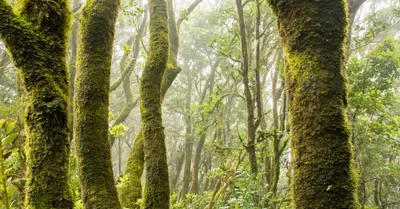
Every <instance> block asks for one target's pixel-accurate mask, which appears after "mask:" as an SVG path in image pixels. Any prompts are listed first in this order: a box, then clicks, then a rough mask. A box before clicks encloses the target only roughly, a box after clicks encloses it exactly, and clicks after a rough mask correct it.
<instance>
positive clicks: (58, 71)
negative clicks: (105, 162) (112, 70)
mask: <svg viewBox="0 0 400 209" xmlns="http://www.w3.org/2000/svg"><path fill="white" fill-rule="evenodd" d="M21 8H22V9H21V16H17V15H16V14H14V13H13V9H12V8H11V7H10V6H9V5H8V4H7V3H6V1H5V0H0V38H1V40H2V41H4V43H5V45H6V47H7V49H8V50H9V52H10V54H11V56H12V59H13V61H14V64H15V66H16V67H17V68H18V69H19V70H20V75H21V78H22V80H23V85H24V88H25V92H26V96H25V99H26V100H25V104H26V111H25V115H24V117H25V126H26V129H25V130H26V136H27V141H26V156H27V176H26V197H25V208H28V209H30V208H54V209H65V208H73V202H72V199H71V194H70V188H69V185H68V167H69V161H68V160H69V148H70V143H69V139H68V138H69V137H68V135H69V129H68V96H69V86H68V74H67V66H66V31H67V29H68V22H69V16H70V14H69V11H68V6H67V1H66V0H53V1H51V2H50V1H29V0H27V1H24V2H23V4H22V7H21ZM43 13H44V14H47V15H41V14H43Z"/></svg>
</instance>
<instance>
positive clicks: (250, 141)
mask: <svg viewBox="0 0 400 209" xmlns="http://www.w3.org/2000/svg"><path fill="white" fill-rule="evenodd" d="M235 2H236V8H237V12H238V15H239V28H240V38H241V45H242V56H243V63H242V78H243V84H244V96H245V98H246V107H247V146H246V150H247V152H248V153H249V161H250V166H251V173H252V174H253V175H257V172H258V169H257V156H256V147H255V140H256V129H257V127H256V124H255V123H254V122H255V121H254V106H253V98H252V95H251V91H250V86H249V85H250V83H249V56H248V51H247V50H248V49H247V40H246V30H245V23H244V14H243V6H242V0H235Z"/></svg>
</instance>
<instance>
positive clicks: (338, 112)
mask: <svg viewBox="0 0 400 209" xmlns="http://www.w3.org/2000/svg"><path fill="white" fill-rule="evenodd" d="M269 2H270V4H271V6H272V8H273V10H274V13H275V15H276V17H277V23H278V29H279V32H280V35H281V38H282V42H283V44H284V48H285V58H286V69H285V71H286V86H287V92H288V98H289V112H290V120H291V121H290V124H291V140H292V168H293V183H292V191H293V203H294V208H312V209H315V208H332V209H333V208H358V205H357V200H356V196H355V185H354V182H355V181H354V179H353V173H352V162H351V159H352V151H351V150H352V149H351V144H350V141H349V135H350V133H349V128H348V124H347V117H346V111H345V109H346V105H347V101H346V91H347V86H346V83H347V79H346V76H345V72H344V41H345V37H346V34H347V25H348V23H347V18H346V17H347V12H346V9H345V8H346V2H345V1H343V0H320V1H309V0H299V1H276V0H270V1H269Z"/></svg>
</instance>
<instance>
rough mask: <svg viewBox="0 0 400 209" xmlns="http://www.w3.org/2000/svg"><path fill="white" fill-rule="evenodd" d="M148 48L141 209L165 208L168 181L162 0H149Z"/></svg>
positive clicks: (164, 5) (166, 43)
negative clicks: (163, 87) (162, 113)
mask: <svg viewBox="0 0 400 209" xmlns="http://www.w3.org/2000/svg"><path fill="white" fill-rule="evenodd" d="M149 11H150V49H149V55H148V58H147V62H146V66H145V68H144V70H143V73H142V76H141V83H140V112H141V116H142V117H141V118H142V133H143V141H144V149H143V150H144V159H145V169H146V183H145V189H144V208H146V209H151V208H154V209H168V208H169V195H170V194H169V178H168V164H167V150H166V147H165V135H164V127H163V125H162V118H161V82H162V78H163V74H164V71H165V68H166V67H167V60H168V51H169V40H168V11H167V2H166V1H165V0H149Z"/></svg>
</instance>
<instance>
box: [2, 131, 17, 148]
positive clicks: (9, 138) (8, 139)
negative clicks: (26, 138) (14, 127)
mask: <svg viewBox="0 0 400 209" xmlns="http://www.w3.org/2000/svg"><path fill="white" fill-rule="evenodd" d="M17 136H18V133H13V134H11V135H8V136H7V137H6V138H4V139H3V141H2V145H3V146H7V145H8V144H9V143H11V142H12V141H13V140H14V139H15V138H16V137H17Z"/></svg>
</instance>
